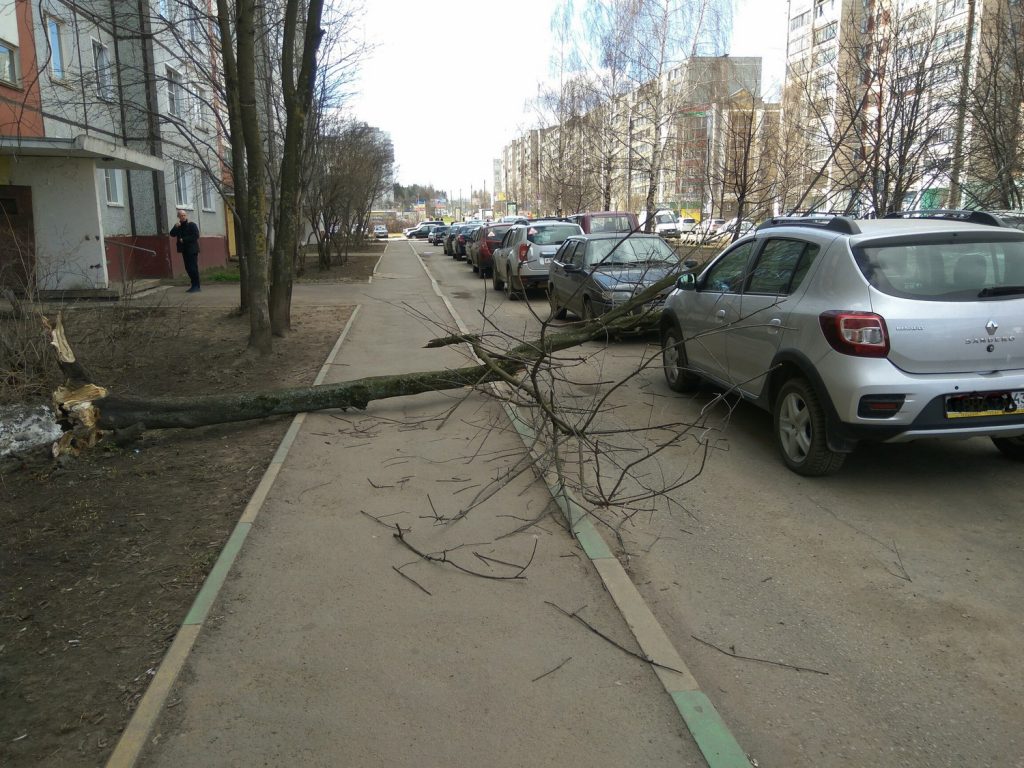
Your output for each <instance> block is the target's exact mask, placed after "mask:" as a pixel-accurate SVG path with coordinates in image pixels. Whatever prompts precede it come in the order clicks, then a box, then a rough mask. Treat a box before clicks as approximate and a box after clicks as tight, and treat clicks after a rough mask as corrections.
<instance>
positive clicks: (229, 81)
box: [217, 0, 253, 312]
mask: <svg viewBox="0 0 1024 768" xmlns="http://www.w3.org/2000/svg"><path fill="white" fill-rule="evenodd" d="M217 24H218V26H219V29H220V39H221V40H223V41H230V40H231V36H232V34H233V29H232V27H231V11H230V9H229V7H228V0H217ZM221 54H222V55H221V59H222V60H223V67H224V93H225V98H226V100H227V103H228V131H229V135H228V140H229V141H230V143H231V187H232V195H233V199H232V201H231V215H232V216H233V220H234V222H235V223H236V224H237V225H238V227H237V232H236V236H235V249H236V251H237V256H238V277H239V281H238V285H239V297H238V301H239V307H240V308H241V309H242V311H243V312H245V311H247V310H248V308H249V274H250V271H249V260H248V258H247V255H246V251H245V244H246V237H245V230H246V229H250V228H251V227H252V226H253V225H252V222H249V221H248V220H247V219H246V216H247V215H248V212H249V203H248V200H249V197H248V194H247V190H246V186H245V185H246V172H245V136H244V132H243V130H242V116H241V106H240V105H239V103H238V65H237V63H236V59H235V52H234V51H233V50H232V48H231V44H230V42H225V43H223V44H222V46H221Z"/></svg>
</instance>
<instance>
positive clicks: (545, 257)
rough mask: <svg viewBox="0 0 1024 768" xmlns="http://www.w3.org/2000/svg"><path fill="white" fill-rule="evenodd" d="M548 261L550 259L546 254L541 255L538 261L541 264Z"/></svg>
mask: <svg viewBox="0 0 1024 768" xmlns="http://www.w3.org/2000/svg"><path fill="white" fill-rule="evenodd" d="M549 261H551V259H550V257H548V256H541V257H540V263H541V264H547V263H548V262H549Z"/></svg>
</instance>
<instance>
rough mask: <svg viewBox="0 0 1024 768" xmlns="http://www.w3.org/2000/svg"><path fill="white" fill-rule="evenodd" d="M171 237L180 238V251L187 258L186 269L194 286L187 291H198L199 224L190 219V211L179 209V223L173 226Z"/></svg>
mask: <svg viewBox="0 0 1024 768" xmlns="http://www.w3.org/2000/svg"><path fill="white" fill-rule="evenodd" d="M171 237H176V238H178V253H180V254H181V257H182V258H183V259H184V260H185V271H186V272H187V273H188V279H189V280H191V281H192V287H191V288H189V289H188V290H187V291H185V293H197V292H198V291H199V290H200V288H199V225H198V224H196V223H195V222H194V221H189V220H188V213H186V212H185V211H183V210H182V209H181V208H179V209H178V223H177V224H175V225H174V226H173V227H171Z"/></svg>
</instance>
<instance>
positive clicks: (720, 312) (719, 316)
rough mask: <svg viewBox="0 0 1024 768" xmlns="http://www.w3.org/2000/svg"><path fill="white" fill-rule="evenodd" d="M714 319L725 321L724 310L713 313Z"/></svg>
mask: <svg viewBox="0 0 1024 768" xmlns="http://www.w3.org/2000/svg"><path fill="white" fill-rule="evenodd" d="M715 317H716V318H718V319H719V320H725V310H724V309H720V310H718V311H717V312H715Z"/></svg>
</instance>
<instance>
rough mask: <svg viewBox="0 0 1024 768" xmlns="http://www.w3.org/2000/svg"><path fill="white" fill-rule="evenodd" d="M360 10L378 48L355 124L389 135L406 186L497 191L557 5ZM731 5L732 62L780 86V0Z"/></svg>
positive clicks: (535, 0)
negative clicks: (757, 68) (757, 62)
mask: <svg viewBox="0 0 1024 768" xmlns="http://www.w3.org/2000/svg"><path fill="white" fill-rule="evenodd" d="M365 2H366V13H365V14H364V16H363V23H364V25H365V27H364V34H365V35H366V39H367V41H368V42H370V43H373V44H374V45H375V46H376V47H375V50H374V51H373V53H372V54H371V56H370V58H369V59H368V60H366V61H365V62H364V63H363V66H362V71H361V78H360V80H359V82H358V84H357V88H358V89H359V92H358V94H357V95H356V96H355V97H354V98H353V100H352V101H351V103H350V111H351V114H352V116H353V117H354V118H355V119H357V120H362V121H365V122H366V123H369V124H370V125H373V126H376V127H378V128H381V129H382V130H385V131H387V132H389V133H390V134H391V140H392V141H393V142H394V146H395V163H396V166H397V173H396V176H397V181H399V182H401V183H402V184H413V183H418V184H433V185H434V186H435V187H436V188H438V189H440V190H445V191H447V192H450V193H452V194H453V195H456V196H457V195H459V193H460V191H461V193H462V195H463V196H464V197H468V196H469V192H470V187H471V186H472V188H473V189H479V188H480V187H481V186H482V185H484V184H485V182H486V186H487V189H488V190H491V191H493V190H492V186H493V175H494V173H493V162H494V158H496V157H498V156H499V154H500V152H501V148H502V147H503V146H504V145H505V144H507V143H508V142H509V141H511V140H512V139H513V138H515V137H516V136H518V135H519V134H521V133H522V132H523V131H524V130H525V129H527V128H531V127H534V124H535V118H534V116H533V115H532V114H530V113H528V112H527V110H526V107H525V103H526V102H527V100H529V99H530V98H531V97H533V96H535V95H536V93H537V83H538V81H540V80H542V79H544V78H545V77H546V76H547V74H548V71H549V57H550V46H551V42H550V38H551V34H550V31H549V26H550V17H551V12H552V10H553V9H554V8H555V6H556V5H557V4H558V3H557V0H519V2H517V3H515V5H514V6H512V5H509V4H503V3H490V2H480V0H445V1H444V2H441V3H421V2H411V0H403V1H402V2H399V3H385V2H380V1H379V0H365ZM735 2H736V5H737V10H736V14H735V18H734V21H733V43H732V47H731V49H730V53H731V54H732V55H735V56H761V57H762V58H763V59H764V63H763V67H764V71H763V76H762V82H763V84H764V86H765V87H766V88H768V87H769V86H770V85H771V83H772V82H773V81H778V80H781V78H782V72H783V59H784V56H785V47H786V0H735ZM513 7H514V9H515V10H512V8H513Z"/></svg>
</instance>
